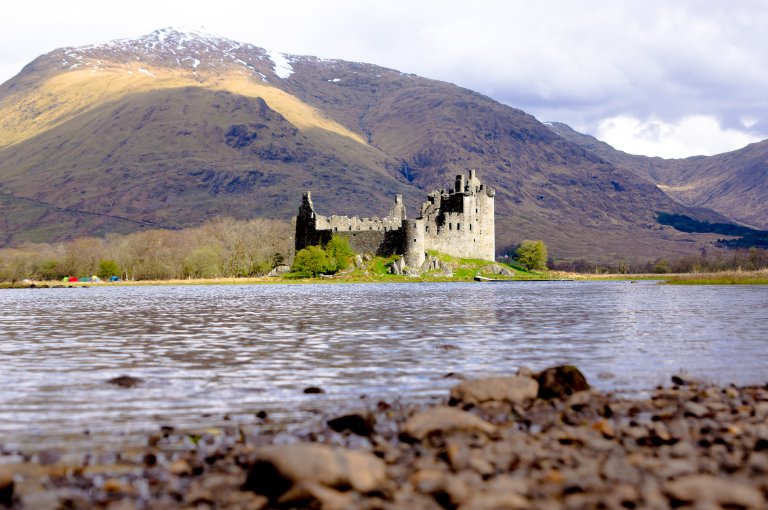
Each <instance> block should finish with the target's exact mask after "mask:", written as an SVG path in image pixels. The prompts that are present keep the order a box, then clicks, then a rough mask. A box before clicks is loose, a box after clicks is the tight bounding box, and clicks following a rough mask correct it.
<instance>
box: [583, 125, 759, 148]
mask: <svg viewBox="0 0 768 510" xmlns="http://www.w3.org/2000/svg"><path fill="white" fill-rule="evenodd" d="M596 136H597V138H599V139H600V140H603V141H605V142H606V143H608V144H609V145H612V146H614V147H616V148H621V150H623V151H625V152H629V153H631V154H642V155H646V156H661V157H664V158H683V157H687V156H692V155H712V154H719V153H722V152H728V151H730V150H733V148H734V147H743V146H745V145H747V144H750V143H754V142H758V141H760V140H761V138H759V137H755V136H751V135H749V134H745V133H743V132H741V131H737V130H735V129H728V128H723V127H722V126H721V125H720V123H719V122H718V120H717V119H716V118H715V117H711V116H702V115H694V116H689V117H684V118H682V119H680V120H678V121H676V122H673V123H669V122H665V121H663V120H661V119H658V118H651V119H648V120H640V119H637V118H634V117H628V116H618V117H611V118H608V119H604V120H602V121H600V123H599V124H598V128H597V133H596Z"/></svg>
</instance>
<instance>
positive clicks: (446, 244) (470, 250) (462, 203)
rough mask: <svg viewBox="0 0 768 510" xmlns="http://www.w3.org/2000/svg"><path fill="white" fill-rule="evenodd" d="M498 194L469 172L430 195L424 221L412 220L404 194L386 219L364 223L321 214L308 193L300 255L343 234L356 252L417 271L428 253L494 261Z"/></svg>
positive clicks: (299, 219) (299, 223)
mask: <svg viewBox="0 0 768 510" xmlns="http://www.w3.org/2000/svg"><path fill="white" fill-rule="evenodd" d="M495 194H496V193H495V190H494V189H493V188H489V187H488V186H486V185H485V184H482V183H481V182H480V180H479V179H478V178H477V175H476V174H475V171H474V170H470V171H469V178H468V179H465V176H464V175H457V176H456V182H455V184H454V187H453V189H451V190H444V189H443V190H439V191H433V192H431V193H429V195H428V196H427V201H426V202H424V203H422V205H421V214H420V216H419V217H418V218H416V219H407V217H406V214H405V205H404V204H403V198H402V196H401V195H397V196H396V198H395V204H394V205H393V206H392V209H391V210H390V211H389V214H388V215H387V216H385V217H384V218H359V217H357V216H355V217H349V216H321V215H319V214H317V213H316V212H315V209H314V206H313V205H312V195H311V194H310V192H309V191H307V192H306V193H304V196H303V199H302V202H301V207H299V214H298V216H296V245H295V246H296V251H299V250H301V249H303V248H306V247H307V246H312V245H320V244H325V243H327V242H328V241H329V240H330V239H331V236H333V235H341V236H344V237H346V238H347V239H348V240H349V245H350V247H351V248H352V249H353V250H354V251H355V252H357V253H374V254H376V255H381V256H389V255H394V254H398V255H402V256H403V259H404V262H405V265H406V266H407V267H409V268H411V269H415V270H419V269H421V268H422V266H423V265H424V263H425V261H426V251H427V250H436V251H439V252H441V253H445V254H447V255H451V256H454V257H460V258H475V259H483V260H495V251H496V241H495V230H494V196H495Z"/></svg>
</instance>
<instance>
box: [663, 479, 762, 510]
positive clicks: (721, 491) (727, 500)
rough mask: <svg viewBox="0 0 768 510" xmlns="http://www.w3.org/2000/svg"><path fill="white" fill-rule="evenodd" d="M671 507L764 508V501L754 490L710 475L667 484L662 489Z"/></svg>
mask: <svg viewBox="0 0 768 510" xmlns="http://www.w3.org/2000/svg"><path fill="white" fill-rule="evenodd" d="M664 492H666V493H667V494H668V495H669V496H670V498H671V499H672V503H673V505H675V504H676V503H678V502H683V503H693V502H697V503H714V504H717V505H720V506H730V507H737V508H754V509H758V508H765V499H764V498H763V495H762V494H761V493H760V491H758V490H757V489H756V488H754V487H751V486H749V485H746V484H744V483H740V482H737V481H735V480H725V479H723V478H718V477H715V476H710V475H699V474H696V475H690V476H685V477H682V478H679V479H677V480H673V481H671V482H668V483H667V484H666V486H665V488H664Z"/></svg>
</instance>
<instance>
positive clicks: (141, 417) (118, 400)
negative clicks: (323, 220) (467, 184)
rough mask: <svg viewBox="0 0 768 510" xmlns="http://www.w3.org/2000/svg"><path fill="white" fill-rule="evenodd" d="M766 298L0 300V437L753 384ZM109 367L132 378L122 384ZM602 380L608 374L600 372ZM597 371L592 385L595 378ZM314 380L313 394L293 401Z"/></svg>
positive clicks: (508, 293) (165, 295)
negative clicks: (527, 384)
mask: <svg viewBox="0 0 768 510" xmlns="http://www.w3.org/2000/svg"><path fill="white" fill-rule="evenodd" d="M766 318H768V292H766V288H765V287H758V286H755V287H750V286H743V287H673V286H659V285H654V284H652V283H638V284H629V283H628V282H599V283H582V282H577V283H573V282H550V283H521V282H517V283H512V284H490V285H481V284H415V283H414V284H402V285H400V284H386V285H375V284H360V285H302V286H293V285H290V286H289V285H258V286H210V287H206V286H199V287H198V286H184V287H105V288H91V289H38V290H34V291H30V290H4V291H2V292H0V388H2V392H0V443H5V444H25V443H36V442H37V443H38V444H39V442H40V441H43V442H48V443H51V444H57V441H61V440H63V438H64V437H68V440H70V441H71V437H70V436H71V434H72V433H74V432H78V431H80V430H83V429H88V431H89V433H104V434H115V433H125V434H130V433H131V432H135V431H140V430H147V429H151V428H153V427H156V426H157V424H158V423H161V422H164V421H170V422H173V423H175V424H178V425H183V424H195V423H198V424H199V423H200V416H201V415H202V414H203V413H205V414H208V415H217V416H221V415H223V414H225V413H230V414H235V415H238V414H241V415H252V414H253V413H255V412H256V411H258V410H262V409H267V410H270V412H276V413H281V412H282V413H285V414H287V415H290V414H291V413H296V412H299V411H300V410H302V409H306V408H313V407H316V406H318V405H338V404H339V403H347V404H349V403H352V402H354V401H356V400H357V399H359V397H360V396H361V395H366V396H368V397H369V398H389V397H391V396H392V395H399V394H408V395H425V396H427V395H435V394H444V391H445V389H446V388H447V387H449V386H450V385H451V384H453V381H452V380H451V379H443V376H444V375H445V374H446V373H449V372H455V373H459V374H463V375H467V376H478V375H487V374H502V373H503V374H509V373H512V372H514V371H515V370H516V369H517V368H518V367H520V366H528V367H531V368H533V369H540V368H543V367H546V366H549V365H553V364H560V363H572V364H576V365H578V366H579V367H581V368H582V370H584V372H585V373H586V374H587V377H588V378H589V379H590V380H591V381H592V382H593V383H595V384H596V385H597V386H599V387H602V388H604V389H611V388H615V387H619V388H625V389H647V388H649V387H652V386H655V385H657V384H660V383H664V382H666V381H668V380H669V376H670V375H671V374H672V373H674V372H678V371H680V370H685V371H687V372H688V373H690V374H692V375H694V376H700V377H705V378H707V379H709V380H714V381H717V382H735V383H739V384H748V383H765V382H766V380H768V344H767V342H768V320H766ZM123 374H130V375H133V376H136V377H141V378H142V379H144V380H145V381H146V382H145V383H144V384H141V385H139V386H138V387H136V388H131V389H122V388H117V387H113V386H111V385H108V384H106V382H105V381H106V380H108V379H110V378H112V377H116V376H119V375H123ZM605 374H608V376H606V375H605ZM598 376H600V377H598ZM306 386H321V387H323V388H324V389H325V390H326V391H327V393H326V394H325V395H321V396H318V395H311V396H310V395H304V394H303V393H302V389H303V388H304V387H306Z"/></svg>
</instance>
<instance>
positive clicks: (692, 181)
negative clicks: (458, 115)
mask: <svg viewBox="0 0 768 510" xmlns="http://www.w3.org/2000/svg"><path fill="white" fill-rule="evenodd" d="M546 125H547V126H548V127H549V128H550V129H551V130H552V131H554V132H555V133H557V134H558V135H560V136H562V137H563V138H564V139H565V140H568V141H570V142H574V143H576V144H578V145H580V146H581V147H583V148H584V149H586V150H588V151H590V152H592V153H593V154H595V155H597V156H599V157H600V158H602V159H604V160H605V161H608V162H610V163H612V164H613V165H615V166H617V167H619V168H626V169H627V170H631V171H632V172H634V173H635V174H637V175H639V176H642V177H646V178H647V179H649V180H650V181H651V182H653V183H654V184H656V185H657V186H659V188H661V189H662V190H663V191H664V192H666V193H667V194H668V195H669V196H670V197H672V198H674V199H675V200H677V201H678V202H680V203H682V204H685V205H688V206H691V207H707V208H710V209H712V210H714V211H717V212H718V213H720V214H722V215H723V216H726V217H728V218H730V219H732V220H735V221H738V222H740V223H743V224H745V225H749V226H752V227H755V228H759V229H768V213H766V211H768V206H766V204H768V140H764V141H762V142H758V143H753V144H750V145H747V146H746V147H744V148H743V149H739V150H735V151H732V152H728V153H725V154H718V155H716V156H709V157H706V156H695V157H690V158H685V159H662V158H649V157H646V156H634V155H631V154H627V153H626V152H622V151H619V150H616V149H614V148H613V147H611V146H610V145H608V144H607V143H605V142H601V141H599V140H597V139H596V138H594V137H592V136H589V135H585V134H582V133H579V132H577V131H575V130H573V129H572V128H570V127H569V126H567V125H566V124H562V123H559V122H547V123H546Z"/></svg>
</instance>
